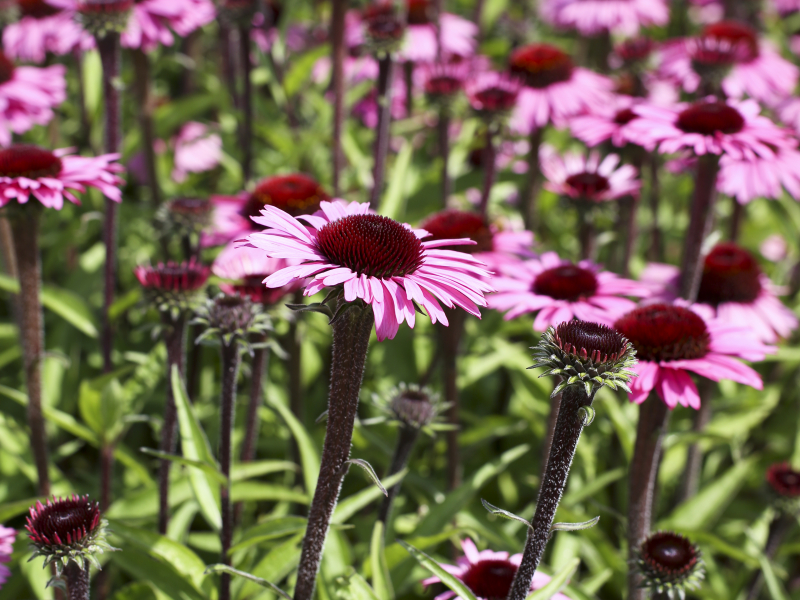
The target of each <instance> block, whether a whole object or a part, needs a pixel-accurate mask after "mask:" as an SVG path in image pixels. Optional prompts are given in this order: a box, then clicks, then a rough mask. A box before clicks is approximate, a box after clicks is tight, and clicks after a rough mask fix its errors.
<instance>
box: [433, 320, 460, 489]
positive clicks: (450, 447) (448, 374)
mask: <svg viewBox="0 0 800 600" xmlns="http://www.w3.org/2000/svg"><path fill="white" fill-rule="evenodd" d="M445 312H446V313H447V320H448V321H449V323H450V325H449V326H447V327H445V326H444V325H441V326H440V327H439V336H440V338H439V339H440V343H441V355H442V378H443V380H444V381H443V383H444V399H445V402H447V403H448V404H449V405H450V408H448V409H447V422H448V423H449V424H451V425H455V426H456V427H458V425H459V420H460V417H459V408H460V406H459V405H460V402H459V397H458V347H459V345H460V344H461V335H462V333H463V331H464V321H465V317H464V313H463V312H462V311H460V310H458V309H445ZM445 439H446V441H447V489H448V490H454V489H455V488H457V487H458V486H459V484H460V483H461V449H460V448H459V444H458V430H457V429H452V430H449V431H447V435H446V438H445Z"/></svg>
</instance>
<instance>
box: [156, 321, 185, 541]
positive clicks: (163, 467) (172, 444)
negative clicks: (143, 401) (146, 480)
mask: <svg viewBox="0 0 800 600" xmlns="http://www.w3.org/2000/svg"><path fill="white" fill-rule="evenodd" d="M164 342H165V344H166V346H167V373H172V367H173V365H175V366H177V367H178V372H179V373H180V374H181V377H182V376H183V372H184V363H185V362H186V316H185V315H181V316H180V317H178V320H177V321H171V320H169V318H168V317H167V316H166V315H165V316H164ZM170 383H171V382H169V381H168V382H167V398H166V402H165V404H164V425H163V426H162V429H161V447H160V450H161V451H162V452H166V453H167V454H174V453H175V448H176V446H177V433H178V412H177V408H176V406H175V396H174V395H173V393H172V385H170ZM171 466H172V461H169V460H162V461H161V463H160V465H159V469H158V492H159V496H158V497H159V502H158V532H159V533H160V534H161V535H164V534H166V533H167V526H168V525H169V471H170V467H171Z"/></svg>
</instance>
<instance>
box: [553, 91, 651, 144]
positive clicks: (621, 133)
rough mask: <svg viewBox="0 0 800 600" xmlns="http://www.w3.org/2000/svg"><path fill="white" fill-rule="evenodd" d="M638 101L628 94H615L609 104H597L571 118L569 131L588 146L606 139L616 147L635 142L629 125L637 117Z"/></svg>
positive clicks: (639, 101)
mask: <svg viewBox="0 0 800 600" xmlns="http://www.w3.org/2000/svg"><path fill="white" fill-rule="evenodd" d="M640 103H641V100H637V99H635V98H632V97H630V96H615V97H614V101H613V102H612V104H611V105H605V106H598V107H595V109H593V111H592V112H591V113H588V114H585V115H578V116H576V117H573V118H571V119H570V120H569V128H570V131H571V132H572V135H574V136H575V137H576V138H578V139H579V140H581V141H582V142H583V143H584V144H586V145H587V146H589V147H592V146H597V145H599V144H602V143H603V142H605V141H607V140H611V143H612V144H614V145H615V146H616V147H617V148H620V147H622V146H625V145H626V144H629V143H636V138H635V136H633V135H631V131H630V127H629V125H630V123H631V121H633V120H634V119H637V118H638V116H639V115H637V114H636V105H637V104H640Z"/></svg>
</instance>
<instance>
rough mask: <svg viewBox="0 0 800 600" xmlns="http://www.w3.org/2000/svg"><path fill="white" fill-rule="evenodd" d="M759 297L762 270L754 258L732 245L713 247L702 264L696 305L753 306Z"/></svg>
mask: <svg viewBox="0 0 800 600" xmlns="http://www.w3.org/2000/svg"><path fill="white" fill-rule="evenodd" d="M760 293H761V269H760V268H759V266H758V262H757V261H756V259H755V257H754V256H753V255H752V254H750V253H749V252H748V251H747V250H745V249H744V248H741V247H740V246H737V245H736V244H733V243H730V242H729V243H723V244H718V245H716V246H715V247H714V248H713V249H712V250H711V252H709V253H708V255H707V256H706V258H705V261H704V262H703V275H702V279H701V280H700V289H699V291H698V293H697V301H698V302H702V303H704V304H711V305H713V306H719V305H720V304H722V303H724V302H741V303H744V304H747V303H750V302H753V301H754V300H755V299H756V298H758V296H759V294H760Z"/></svg>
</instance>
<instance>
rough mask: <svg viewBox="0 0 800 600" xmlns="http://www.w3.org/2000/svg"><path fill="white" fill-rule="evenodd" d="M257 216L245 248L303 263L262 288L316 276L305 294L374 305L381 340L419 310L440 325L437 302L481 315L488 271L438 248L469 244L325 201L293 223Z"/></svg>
mask: <svg viewBox="0 0 800 600" xmlns="http://www.w3.org/2000/svg"><path fill="white" fill-rule="evenodd" d="M261 214H262V216H261V217H254V221H256V222H257V223H259V224H260V225H263V226H265V227H267V229H266V230H265V231H263V232H259V233H252V234H250V235H249V236H248V237H247V245H248V246H252V247H255V248H259V249H260V250H262V251H264V252H265V253H266V255H267V256H268V257H270V258H286V259H291V260H298V261H300V262H301V264H298V265H296V266H291V267H286V268H284V269H282V270H280V271H278V272H277V273H274V274H272V275H270V276H269V277H268V278H267V280H266V285H267V287H271V288H279V287H283V286H285V285H288V284H290V283H292V282H294V281H297V280H300V279H306V278H313V279H312V283H310V284H309V285H308V286H307V287H306V288H305V291H304V295H306V296H311V295H314V294H316V293H317V292H319V291H321V290H323V289H325V288H330V287H338V286H343V287H342V291H343V297H344V300H345V301H346V302H353V301H355V300H356V299H358V298H360V299H361V300H363V301H364V302H366V303H368V304H370V305H371V306H372V309H373V312H374V315H375V332H376V334H377V336H378V340H379V341H380V340H384V339H387V338H388V339H392V338H394V336H395V335H396V334H397V331H398V330H399V327H400V324H401V323H403V322H404V321H406V322H408V325H409V327H412V328H413V327H414V323H415V318H416V310H417V306H419V307H421V308H422V309H424V310H425V311H427V314H428V315H429V317H430V318H431V321H433V322H434V323H435V322H437V321H440V322H441V323H442V324H444V325H447V324H448V321H447V316H446V314H445V312H444V310H443V309H442V307H441V305H440V304H439V301H441V302H443V303H444V304H445V306H447V307H448V308H455V307H456V306H458V307H460V308H462V309H464V310H466V311H467V312H468V313H470V314H472V315H475V316H477V317H480V310H479V308H478V307H479V306H486V300H485V299H484V297H483V295H484V293H485V292H489V291H492V288H491V287H490V286H489V285H487V284H486V283H484V282H483V279H484V278H486V277H487V276H488V272H487V271H486V269H485V267H484V265H483V264H482V263H481V262H480V261H478V260H476V259H475V258H473V257H472V256H470V255H469V254H467V253H465V252H456V251H453V250H443V249H441V247H442V246H454V245H471V244H473V243H474V242H472V241H471V240H437V241H424V238H425V237H427V236H428V233H427V232H426V231H424V230H422V229H412V228H411V226H410V225H407V224H404V223H398V222H397V221H393V220H392V219H389V218H387V217H382V216H379V215H376V214H371V212H370V209H369V205H367V204H359V203H358V202H351V203H346V202H344V201H341V200H339V201H334V202H322V203H321V204H320V210H319V211H317V212H316V213H315V214H314V215H301V216H300V217H298V218H297V219H295V218H294V217H292V216H291V215H289V214H288V213H286V212H284V211H282V210H280V209H278V208H275V207H274V206H265V207H264V209H263V210H262V211H261ZM301 221H302V222H301Z"/></svg>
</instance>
